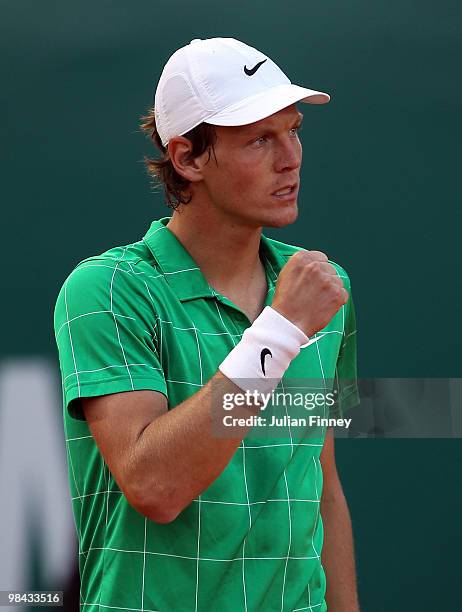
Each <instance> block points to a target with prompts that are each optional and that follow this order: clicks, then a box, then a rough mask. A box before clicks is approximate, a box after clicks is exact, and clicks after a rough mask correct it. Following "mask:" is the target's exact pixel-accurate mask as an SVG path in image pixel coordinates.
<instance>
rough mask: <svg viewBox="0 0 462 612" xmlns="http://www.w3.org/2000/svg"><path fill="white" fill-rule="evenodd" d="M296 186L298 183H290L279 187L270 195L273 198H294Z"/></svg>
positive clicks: (297, 186)
mask: <svg viewBox="0 0 462 612" xmlns="http://www.w3.org/2000/svg"><path fill="white" fill-rule="evenodd" d="M298 188H299V184H298V183H292V184H291V185H286V186H285V187H281V188H280V189H278V190H277V191H275V192H273V193H272V194H271V195H272V197H273V198H277V199H278V200H295V198H296V197H297V195H298Z"/></svg>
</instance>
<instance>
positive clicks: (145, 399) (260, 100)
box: [54, 38, 359, 612]
mask: <svg viewBox="0 0 462 612" xmlns="http://www.w3.org/2000/svg"><path fill="white" fill-rule="evenodd" d="M328 101H329V95H328V94H326V93H322V92H319V91H315V90H312V89H307V88H305V87H300V86H297V85H293V84H291V82H290V81H289V79H288V78H287V77H286V76H285V74H284V73H283V72H282V71H281V70H280V68H279V67H278V66H277V65H276V64H275V63H274V62H273V61H272V60H271V59H270V58H269V57H268V56H267V55H265V54H264V53H262V52H260V51H258V50H256V49H254V48H252V47H250V46H248V45H246V44H244V43H242V42H239V41H237V40H234V39H232V38H213V39H207V40H193V41H192V42H191V43H190V44H188V45H186V46H184V47H182V48H181V49H179V50H177V51H176V52H175V53H174V54H173V55H172V56H171V57H170V59H169V60H168V62H167V63H166V65H165V67H164V70H163V72H162V75H161V77H160V80H159V83H158V86H157V90H156V95H155V104H154V108H152V109H150V111H149V113H148V115H147V116H145V117H144V118H143V123H142V128H143V129H144V130H145V131H146V132H147V133H148V134H149V135H150V136H151V137H152V139H153V141H154V142H155V143H156V145H157V146H158V147H159V149H160V158H159V159H155V160H147V165H148V170H149V172H150V173H151V174H152V175H153V176H154V177H157V178H158V179H159V180H160V181H161V183H162V184H163V186H164V189H165V193H166V200H167V203H168V204H169V206H171V208H172V209H173V214H172V216H171V217H164V218H161V219H159V220H155V221H153V222H152V224H151V226H150V227H149V229H148V231H147V233H146V234H145V236H144V237H143V238H142V239H141V240H138V241H136V242H133V243H130V244H127V245H124V246H117V247H113V248H111V249H109V250H107V251H105V252H104V253H102V254H100V255H96V256H93V257H89V258H87V259H84V260H83V261H81V262H80V263H79V264H78V265H77V266H76V267H75V269H74V270H73V271H72V272H71V273H70V275H69V276H68V278H67V279H66V280H65V282H64V284H63V286H62V288H61V291H60V292H59V295H58V298H57V303H56V307H55V313H54V325H55V335H56V341H57V346H58V351H59V360H60V367H61V374H62V379H63V405H64V426H65V433H66V444H67V450H68V465H69V482H70V489H71V493H72V503H73V511H74V516H75V523H76V528H77V532H78V538H79V560H80V575H81V606H82V610H85V612H90V611H92V610H101V609H103V610H106V609H107V610H135V611H140V612H141V611H154V610H160V611H162V612H181V611H188V612H189V611H199V610H200V611H203V612H210V611H217V612H226V611H229V612H238V611H241V610H242V611H249V612H269V611H273V610H274V611H276V610H277V611H288V612H289V611H290V612H294V611H295V610H309V611H311V612H323V611H325V610H326V609H327V607H328V609H329V611H330V612H331V611H332V612H356V611H357V610H358V609H359V608H358V600H357V595H356V584H355V563H354V552H353V538H352V528H351V521H350V516H349V512H348V508H347V504H346V501H345V497H344V494H343V492H342V487H341V484H340V482H339V478H338V475H337V470H336V466H335V458H334V439H333V433H332V428H327V427H324V428H323V429H322V432H321V434H320V436H318V437H303V436H302V437H301V436H297V435H295V433H294V431H293V429H292V428H291V425H290V424H289V426H288V436H286V438H285V440H284V441H282V442H281V441H280V440H279V439H278V434H277V433H274V435H272V436H271V435H270V436H269V437H251V436H248V435H247V434H248V433H249V431H250V430H249V427H247V420H246V418H245V417H244V415H247V418H248V417H249V415H250V416H253V417H257V415H260V416H261V415H262V398H263V397H264V394H265V393H266V394H268V393H272V392H274V391H275V390H276V389H282V390H283V391H284V390H286V388H288V386H289V382H290V380H292V379H294V378H298V379H317V380H320V381H328V380H343V379H348V380H352V379H353V380H355V379H356V336H355V333H356V325H355V310H354V306H353V301H352V297H351V286H350V281H349V278H348V275H347V273H346V272H345V270H344V269H343V268H342V267H341V266H339V265H338V264H336V263H334V262H332V261H330V260H328V258H327V256H326V255H325V254H324V253H323V252H320V251H316V250H305V249H304V248H300V247H297V246H292V245H289V244H285V243H282V242H279V241H276V240H273V239H270V238H268V237H266V236H265V235H264V234H263V233H262V228H263V227H273V228H277V227H284V226H286V225H288V224H290V223H293V222H295V220H296V219H297V214H298V208H297V197H298V191H299V187H300V167H301V162H302V147H301V144H300V140H299V137H298V130H299V128H300V124H301V120H302V114H301V113H300V112H299V110H298V108H297V106H296V103H297V102H302V103H307V104H324V103H326V102H328ZM308 108H309V107H308ZM154 109H155V110H154ZM307 112H308V114H309V110H308V111H307ZM311 144H312V146H313V148H315V147H316V143H311ZM307 205H308V206H314V205H315V203H314V202H308V203H307ZM129 210H132V211H135V210H136V203H135V202H133V203H130V208H129ZM239 393H240V394H241V395H245V394H247V395H245V397H246V400H245V405H243V406H239V405H238V402H237V401H236V405H235V408H234V410H232V411H229V412H227V414H232V415H233V416H235V418H236V419H237V421H238V423H237V425H239V427H234V428H233V429H232V430H231V433H229V434H228V435H218V434H217V432H216V429H214V425H216V418H217V415H220V414H221V412H223V403H224V398H227V399H228V400H229V398H235V397H236V396H237V395H238V394H239ZM251 393H256V394H257V395H254V396H253V397H254V398H258V401H255V402H252V401H250V399H249V398H250V397H251ZM356 403H358V398H357V389H356V385H355V384H353V385H351V386H350V387H349V388H348V389H346V388H345V389H343V390H341V393H340V394H338V396H337V400H336V402H335V405H334V408H333V410H336V411H337V414H342V411H344V410H346V409H347V408H349V407H351V406H353V405H355V404H356ZM331 414H334V412H332V413H331ZM289 416H290V415H289ZM239 419H243V420H241V421H239ZM244 422H245V423H244ZM242 423H244V426H242Z"/></svg>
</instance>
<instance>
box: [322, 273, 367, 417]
mask: <svg viewBox="0 0 462 612" xmlns="http://www.w3.org/2000/svg"><path fill="white" fill-rule="evenodd" d="M345 278H346V282H345V288H346V289H347V291H348V292H349V294H350V297H349V299H348V301H347V303H346V304H345V305H344V306H343V308H344V311H343V316H344V325H343V335H342V344H341V346H340V351H339V355H338V358H337V364H336V367H335V379H334V386H333V388H334V390H335V397H336V400H335V403H334V404H333V405H332V406H331V408H330V413H329V416H331V417H333V418H341V417H342V416H343V415H345V413H346V412H347V411H348V410H350V408H354V407H355V406H358V405H359V403H360V397H359V391H358V380H357V353H356V313H355V306H354V302H353V297H352V294H351V286H350V281H349V278H348V275H346V277H345Z"/></svg>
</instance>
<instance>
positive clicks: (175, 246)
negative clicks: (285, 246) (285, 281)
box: [143, 217, 286, 301]
mask: <svg viewBox="0 0 462 612" xmlns="http://www.w3.org/2000/svg"><path fill="white" fill-rule="evenodd" d="M170 219H171V217H162V218H161V219H158V220H156V221H153V222H152V223H151V226H150V227H149V229H148V231H147V232H146V234H145V236H144V237H143V242H144V243H145V244H146V246H147V247H148V248H149V250H150V251H151V253H152V255H153V256H154V259H155V260H156V261H157V263H158V265H159V267H160V269H161V272H162V273H163V274H164V276H165V279H166V281H167V282H168V284H169V285H170V287H171V288H172V289H173V291H174V292H175V293H176V295H177V296H178V298H179V299H180V301H186V300H193V299H196V298H204V297H205V298H207V297H214V295H215V292H214V290H213V288H212V287H211V286H210V285H209V283H208V282H207V280H206V278H205V276H204V275H203V274H202V272H201V270H200V268H199V267H198V265H197V263H196V262H195V261H194V259H193V258H192V257H191V255H190V254H189V252H188V251H187V250H186V249H185V247H184V246H183V245H182V244H181V242H180V241H179V240H178V238H177V237H176V236H175V235H174V234H173V233H172V232H171V231H170V230H169V229H168V227H166V225H167V223H168V222H169V221H170ZM277 244H279V243H277V242H276V241H274V240H271V239H270V238H267V237H266V236H264V235H263V234H262V235H261V241H260V254H261V255H263V257H262V261H263V264H264V266H265V270H266V278H267V281H268V292H271V293H273V292H274V287H275V284H276V281H277V277H278V275H279V272H280V270H281V268H282V266H283V265H284V264H285V263H286V258H285V257H283V256H281V254H280V253H279V252H278V249H277V248H276V245H277Z"/></svg>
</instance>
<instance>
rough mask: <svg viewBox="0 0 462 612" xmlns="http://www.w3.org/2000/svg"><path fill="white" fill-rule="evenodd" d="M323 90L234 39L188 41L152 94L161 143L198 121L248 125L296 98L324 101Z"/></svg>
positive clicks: (213, 123)
mask: <svg viewBox="0 0 462 612" xmlns="http://www.w3.org/2000/svg"><path fill="white" fill-rule="evenodd" d="M329 100H330V96H329V94H327V93H323V92H322V91H315V90H313V89H306V88H305V87H300V86H298V85H293V84H292V83H291V82H290V80H289V79H288V78H287V76H286V75H285V74H284V73H283V72H282V70H281V69H280V68H279V67H278V66H277V65H276V64H275V63H274V62H273V61H272V60H271V59H270V58H269V57H268V56H266V55H265V54H264V53H262V52H261V51H258V50H257V49H254V48H253V47H249V45H246V44H244V43H242V42H240V41H239V40H235V39H234V38H207V39H204V40H201V39H195V40H192V41H191V42H190V43H189V45H186V46H184V47H181V49H178V50H177V51H175V53H174V54H173V55H172V56H171V57H170V59H169V60H168V61H167V63H166V64H165V66H164V69H163V71H162V74H161V76H160V79H159V83H158V85H157V89H156V95H155V98H154V108H155V119H156V127H157V131H158V133H159V136H160V138H161V140H162V144H163V145H164V146H167V144H168V142H169V140H170V139H171V138H173V137H174V136H182V135H183V134H186V132H189V130H192V129H193V128H194V127H196V126H197V125H199V124H200V123H202V122H204V123H210V124H212V125H247V124H248V123H253V122H254V121H259V120H260V119H264V118H265V117H269V116H270V115H272V114H273V113H276V112H278V111H280V110H282V109H283V108H286V106H290V105H291V104H294V103H295V102H306V103H308V104H326V103H327V102H329Z"/></svg>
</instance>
